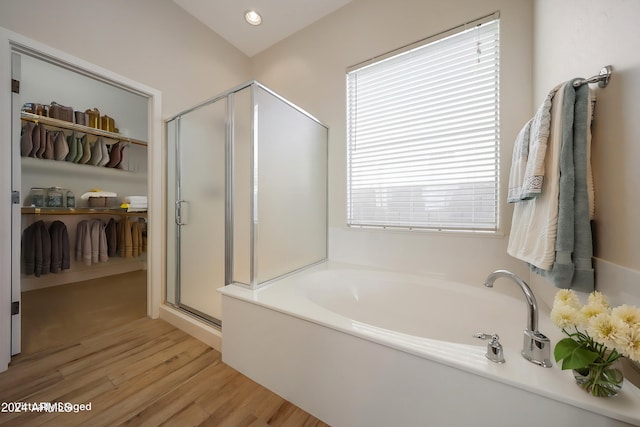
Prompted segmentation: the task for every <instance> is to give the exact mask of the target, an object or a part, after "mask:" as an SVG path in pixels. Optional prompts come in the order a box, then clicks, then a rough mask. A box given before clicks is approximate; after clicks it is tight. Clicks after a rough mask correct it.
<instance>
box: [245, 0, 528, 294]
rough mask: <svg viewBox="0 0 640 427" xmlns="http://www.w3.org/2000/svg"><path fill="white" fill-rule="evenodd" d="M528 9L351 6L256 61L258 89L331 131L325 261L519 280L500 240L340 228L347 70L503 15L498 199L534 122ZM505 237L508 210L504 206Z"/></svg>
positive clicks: (452, 4) (490, 0)
mask: <svg viewBox="0 0 640 427" xmlns="http://www.w3.org/2000/svg"><path fill="white" fill-rule="evenodd" d="M532 4H533V3H532V0H516V1H513V0H483V1H476V0H449V1H436V0H397V1H393V2H391V1H388V0H354V1H353V2H352V3H350V4H349V5H347V6H346V7H344V8H342V9H340V10H338V11H337V12H335V13H333V14H331V15H329V16H327V17H325V18H324V19H322V20H320V21H318V22H316V23H315V24H313V25H312V26H310V27H308V28H306V29H304V30H302V31H300V32H298V33H296V34H294V35H293V36H291V37H289V38H287V39H285V40H284V41H283V42H281V43H278V44H277V45H275V46H274V47H272V48H270V49H268V50H267V51H265V52H263V53H261V54H258V55H256V56H255V57H254V58H253V63H252V65H253V74H254V76H255V78H257V79H258V80H259V81H261V82H262V83H264V84H266V85H267V86H269V87H270V88H272V89H273V90H275V91H276V92H279V93H280V94H282V95H283V96H284V97H286V98H288V99H289V100H291V101H292V102H294V103H296V104H298V105H300V106H301V107H303V108H305V109H307V110H308V111H309V112H310V113H311V114H313V115H315V116H316V117H317V118H318V119H320V120H321V121H323V122H325V123H326V124H328V125H329V128H330V132H329V134H330V137H329V138H330V143H329V147H330V148H329V149H330V162H329V169H330V183H329V188H330V226H331V232H330V255H331V257H332V258H338V259H341V260H345V261H350V262H358V263H368V264H375V265H378V266H380V267H387V268H402V269H406V270H412V271H416V272H426V273H437V274H440V275H446V276H449V277H452V278H454V279H459V280H464V281H475V282H479V281H480V280H481V279H482V278H483V277H484V275H485V274H486V273H489V272H490V271H491V270H492V269H495V268H511V269H514V270H516V271H519V272H521V273H522V274H526V273H527V271H526V268H525V266H524V263H521V262H519V261H516V260H514V259H512V258H510V257H509V256H508V255H507V254H506V237H504V236H499V237H468V236H461V235H451V234H443V233H436V232H433V233H428V232H398V231H380V230H373V231H371V230H369V231H367V230H357V229H348V228H347V227H346V225H345V224H346V208H345V204H346V138H345V126H346V120H345V116H346V113H345V104H346V99H345V70H346V68H347V67H348V66H350V65H354V64H356V63H359V62H361V61H363V60H365V59H367V58H370V57H372V56H375V55H379V54H381V53H384V52H387V51H389V50H392V49H395V48H398V47H401V46H403V45H405V44H408V43H411V42H414V41H417V40H420V39H422V38H425V37H428V36H431V35H433V34H436V33H438V32H440V31H443V30H446V29H449V28H452V27H455V26H457V25H460V24H462V23H464V22H467V21H470V20H473V19H475V18H479V17H481V16H484V15H487V14H490V13H492V12H494V11H500V14H501V70H500V73H501V76H500V79H501V118H500V121H501V130H500V132H501V139H502V141H503V144H502V149H501V167H502V172H501V174H502V185H501V191H502V194H505V191H506V182H507V177H508V170H509V168H508V165H509V163H510V159H511V152H512V145H513V143H512V141H513V140H514V139H515V136H516V135H517V133H518V131H519V130H520V127H521V126H522V124H523V123H524V122H526V121H527V120H528V118H529V116H530V115H531V105H532V90H531V88H532V85H531V81H532V63H531V60H532V26H533V23H532V15H533V9H532ZM500 211H501V217H502V218H501V225H502V232H503V233H506V232H508V228H509V224H510V222H511V210H510V208H509V207H508V206H507V205H506V203H504V204H502V205H501V209H500Z"/></svg>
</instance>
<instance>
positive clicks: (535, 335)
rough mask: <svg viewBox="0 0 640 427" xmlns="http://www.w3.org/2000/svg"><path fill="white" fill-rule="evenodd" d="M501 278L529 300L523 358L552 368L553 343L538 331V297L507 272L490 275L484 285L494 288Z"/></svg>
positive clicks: (500, 271)
mask: <svg viewBox="0 0 640 427" xmlns="http://www.w3.org/2000/svg"><path fill="white" fill-rule="evenodd" d="M501 277H506V278H509V279H511V280H513V281H514V282H515V283H516V284H517V285H518V286H520V289H522V292H523V293H524V296H525V298H526V300H527V328H526V329H525V330H524V343H523V348H522V353H521V354H522V357H524V358H525V359H527V360H528V361H529V362H531V363H535V364H536V365H540V366H543V367H545V368H550V367H551V360H550V347H551V342H550V341H549V338H547V337H546V336H545V335H544V334H542V333H540V332H539V331H538V304H537V303H536V297H535V296H534V295H533V292H532V291H531V288H530V287H529V285H527V283H526V282H525V281H524V280H522V279H521V278H520V277H518V276H517V275H515V274H514V273H512V272H510V271H507V270H496V271H494V272H493V273H491V274H489V275H488V276H487V278H486V279H485V280H484V285H485V286H486V287H488V288H493V283H494V282H495V281H496V280H497V279H499V278H501Z"/></svg>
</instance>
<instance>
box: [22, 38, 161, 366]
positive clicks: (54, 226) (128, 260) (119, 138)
mask: <svg viewBox="0 0 640 427" xmlns="http://www.w3.org/2000/svg"><path fill="white" fill-rule="evenodd" d="M11 55H12V67H11V70H12V79H13V82H14V84H13V86H14V87H13V94H12V102H11V114H12V128H13V130H12V134H13V150H12V151H13V153H12V182H13V188H14V189H15V190H14V194H13V198H14V200H13V203H14V209H13V215H12V218H11V221H12V230H13V238H12V254H13V259H12V293H13V295H12V296H13V298H12V301H14V306H15V307H14V312H15V313H18V314H19V316H18V315H14V316H13V318H12V354H16V353H32V352H35V351H39V350H42V349H44V348H51V347H55V346H59V345H64V344H66V343H68V342H73V341H75V342H77V341H78V340H79V339H81V338H83V337H85V336H88V335H91V334H95V333H97V332H100V331H101V330H104V329H105V328H109V327H113V326H117V325H120V324H123V323H126V322H130V321H133V320H136V319H139V318H141V317H145V316H146V315H147V311H148V309H147V300H148V298H147V286H148V285H147V283H148V280H147V252H148V247H147V242H148V239H147V236H148V230H147V220H148V217H147V207H148V199H147V196H148V195H147V187H148V183H147V148H148V146H147V141H148V129H149V124H148V120H149V106H148V105H149V99H148V97H147V96H145V95H144V94H142V93H137V92H136V91H135V90H132V89H131V88H129V87H126V86H124V85H119V84H118V83H116V82H114V81H110V80H108V79H106V78H103V77H100V76H99V75H98V74H93V73H92V72H90V71H88V70H86V69H83V68H81V67H77V66H75V65H71V64H69V63H67V62H65V61H63V60H60V59H59V58H55V57H51V56H48V55H46V54H43V53H42V52H37V51H35V50H32V49H30V48H27V47H24V46H19V45H14V46H13V48H12V53H11ZM18 230H19V232H18Z"/></svg>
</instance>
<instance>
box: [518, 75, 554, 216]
mask: <svg viewBox="0 0 640 427" xmlns="http://www.w3.org/2000/svg"><path fill="white" fill-rule="evenodd" d="M560 86H561V85H558V86H556V87H554V88H553V89H552V90H551V91H550V92H549V93H548V94H547V97H546V98H545V100H544V102H543V103H542V105H540V107H539V108H538V110H537V111H536V114H535V115H534V116H533V118H532V119H531V120H529V121H528V122H527V124H525V125H524V127H523V128H522V130H521V131H520V133H519V134H518V137H517V138H516V142H515V144H514V147H513V158H512V161H511V171H510V173H509V194H508V196H507V202H509V203H516V202H520V201H522V200H528V199H532V198H534V197H539V196H540V195H541V194H542V189H543V183H544V174H545V156H546V153H547V144H548V138H549V128H550V124H551V105H552V100H553V97H554V95H555V94H556V92H557V91H558V89H559V88H560Z"/></svg>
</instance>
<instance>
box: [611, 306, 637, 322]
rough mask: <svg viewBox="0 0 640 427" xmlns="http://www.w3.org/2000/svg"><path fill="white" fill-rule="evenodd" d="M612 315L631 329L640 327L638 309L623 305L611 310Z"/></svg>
mask: <svg viewBox="0 0 640 427" xmlns="http://www.w3.org/2000/svg"><path fill="white" fill-rule="evenodd" d="M611 315H612V316H613V317H617V318H618V319H620V320H622V321H623V322H624V323H626V324H627V325H628V326H630V327H640V310H638V308H637V307H633V306H630V305H627V304H623V305H621V306H619V307H616V308H614V309H613V310H611Z"/></svg>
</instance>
